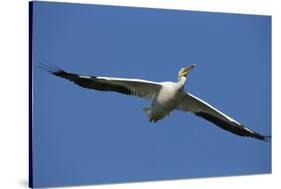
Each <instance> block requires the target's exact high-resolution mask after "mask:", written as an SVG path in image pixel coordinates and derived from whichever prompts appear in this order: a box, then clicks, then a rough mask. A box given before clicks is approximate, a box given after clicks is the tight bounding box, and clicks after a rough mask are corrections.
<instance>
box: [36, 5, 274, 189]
mask: <svg viewBox="0 0 281 189" xmlns="http://www.w3.org/2000/svg"><path fill="white" fill-rule="evenodd" d="M33 13H34V15H33V16H34V17H33V68H34V70H33V76H34V80H33V87H34V88H33V136H32V137H33V171H34V172H33V173H34V177H33V178H34V186H59V185H80V184H83V185H84V184H100V183H116V182H128V181H130V182H131V181H146V180H163V179H182V178H198V177H211V176H212V177H213V176H228V175H243V174H260V173H270V172H271V143H266V142H262V141H258V140H255V139H251V138H243V137H239V136H236V135H233V134H232V133H229V132H226V131H224V130H222V129H220V128H218V127H216V126H214V125H213V124H212V123H209V122H207V121H205V120H203V119H201V118H199V117H196V116H194V115H192V114H191V113H183V112H173V113H172V114H171V116H169V117H167V118H165V119H163V120H160V121H159V122H157V123H150V122H149V121H148V119H147V117H146V115H145V114H144V112H143V110H142V108H143V107H145V106H149V105H150V102H149V101H145V100H142V99H138V98H136V97H128V96H126V95H122V94H117V93H104V92H100V91H94V90H88V89H83V88H81V87H78V86H76V85H74V84H73V83H71V82H69V81H66V80H63V79H61V78H57V77H54V76H52V75H50V74H48V73H46V72H42V71H39V70H38V69H36V66H37V65H38V64H39V62H40V61H43V60H48V61H49V62H51V63H52V64H55V65H57V66H59V67H60V68H62V69H64V70H66V71H69V72H73V73H78V74H83V75H98V76H116V77H128V78H141V79H147V80H153V81H170V80H172V81H176V80H177V73H178V71H179V69H180V68H181V67H184V66H187V65H189V64H197V67H196V68H195V69H194V70H193V71H192V72H191V73H190V75H189V76H188V78H187V84H186V86H185V89H186V90H187V91H189V92H190V93H192V94H194V95H196V96H198V97H200V98H202V99H203V100H205V101H207V102H209V103H210V104H212V105H213V106H215V107H216V108H218V109H219V110H221V111H222V112H224V113H226V114H228V115H229V116H231V117H233V118H234V119H236V120H237V121H239V122H241V123H242V124H244V125H245V126H246V127H248V128H250V129H252V130H254V131H257V132H259V133H262V134H265V135H271V17H268V16H256V15H238V14H221V13H219V14H218V13H203V12H191V11H175V10H159V9H142V8H127V7H111V6H94V5H79V4H63V3H59V4H58V3H46V2H36V3H34V12H33Z"/></svg>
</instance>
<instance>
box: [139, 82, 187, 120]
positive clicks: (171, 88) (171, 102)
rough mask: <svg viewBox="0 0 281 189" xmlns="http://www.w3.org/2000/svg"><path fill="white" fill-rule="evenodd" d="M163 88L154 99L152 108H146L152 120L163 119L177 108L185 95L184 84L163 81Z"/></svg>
mask: <svg viewBox="0 0 281 189" xmlns="http://www.w3.org/2000/svg"><path fill="white" fill-rule="evenodd" d="M161 85H162V88H161V89H160V91H159V94H157V96H156V97H155V98H154V99H152V104H151V107H150V108H145V109H144V110H145V112H146V114H147V115H148V117H149V120H150V121H151V122H156V121H158V120H160V119H163V118H164V117H166V116H167V115H169V114H170V112H172V111H173V110H175V109H176V108H177V106H178V104H179V103H180V101H181V98H182V96H183V92H184V91H183V85H182V84H181V83H177V82H169V81H167V82H161Z"/></svg>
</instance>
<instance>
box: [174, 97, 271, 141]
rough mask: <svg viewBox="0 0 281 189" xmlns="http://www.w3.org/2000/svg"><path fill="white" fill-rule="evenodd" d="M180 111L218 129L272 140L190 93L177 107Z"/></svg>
mask: <svg viewBox="0 0 281 189" xmlns="http://www.w3.org/2000/svg"><path fill="white" fill-rule="evenodd" d="M177 109H178V110H181V111H185V112H192V113H194V114H195V115H196V116H199V117H202V118H204V119H206V120H208V121H210V122H212V123H214V124H215V125H217V126H218V127H220V128H222V129H224V130H227V131H229V132H232V133H234V134H236V135H239V136H247V137H253V138H256V139H259V140H264V141H267V140H270V138H271V137H270V136H263V135H261V134H258V133H256V132H254V131H252V130H250V129H248V128H246V127H244V126H243V125H242V124H240V123H239V122H237V121H236V120H234V119H232V118H231V117H229V116H227V115H226V114H224V113H222V112H220V111H219V110H217V109H215V108H214V107H213V106H211V105H210V104H208V103H207V102H205V101H203V100H201V99H199V98H198V97H195V96H193V95H191V94H189V93H185V94H184V97H183V99H182V102H181V104H180V105H179V106H178V107H177Z"/></svg>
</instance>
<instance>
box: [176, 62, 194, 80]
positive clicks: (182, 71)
mask: <svg viewBox="0 0 281 189" xmlns="http://www.w3.org/2000/svg"><path fill="white" fill-rule="evenodd" d="M195 66H196V65H195V64H191V65H189V66H187V67H185V68H181V69H180V71H179V74H178V77H179V79H180V78H181V77H186V76H187V74H189V73H190V72H191V70H192V69H193V68H194V67H195Z"/></svg>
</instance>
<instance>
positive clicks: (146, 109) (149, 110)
mask: <svg viewBox="0 0 281 189" xmlns="http://www.w3.org/2000/svg"><path fill="white" fill-rule="evenodd" d="M143 111H144V113H145V114H146V115H147V116H148V117H149V118H150V113H151V108H150V107H144V108H143Z"/></svg>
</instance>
